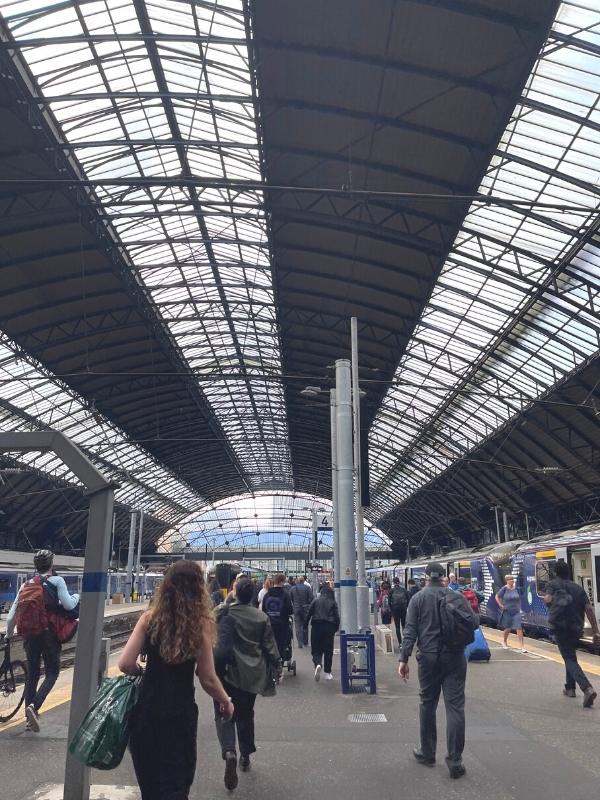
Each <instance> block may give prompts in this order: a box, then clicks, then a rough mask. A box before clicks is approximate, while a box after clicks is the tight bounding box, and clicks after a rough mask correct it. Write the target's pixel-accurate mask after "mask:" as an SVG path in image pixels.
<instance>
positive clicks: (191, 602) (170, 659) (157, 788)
mask: <svg viewBox="0 0 600 800" xmlns="http://www.w3.org/2000/svg"><path fill="white" fill-rule="evenodd" d="M214 635H215V625H214V620H213V614H212V603H211V601H210V598H209V596H208V594H207V592H206V588H205V584H204V574H203V572H202V569H201V568H200V566H199V565H198V564H197V563H196V562H194V561H178V562H177V563H175V564H173V566H172V567H170V569H169V570H168V571H167V573H166V575H165V578H164V580H163V582H162V583H161V585H160V587H159V589H158V594H157V596H156V599H155V601H154V603H153V605H152V608H150V609H149V610H148V611H146V612H145V613H144V614H142V616H141V617H140V619H139V621H138V623H137V625H136V626H135V629H134V631H133V633H132V634H131V637H130V638H129V641H128V642H127V644H126V646H125V649H124V650H123V653H122V655H121V658H120V659H119V669H120V670H121V672H124V673H125V674H126V675H138V674H141V673H142V668H141V667H140V666H139V664H138V657H139V655H140V654H141V653H142V652H145V653H146V654H147V664H146V669H145V671H144V678H143V681H142V688H141V691H140V697H139V701H138V703H137V705H136V707H135V709H134V712H133V717H132V721H131V733H130V739H129V748H130V750H131V756H132V759H133V766H134V768H135V774H136V777H137V780H138V783H139V786H140V790H141V793H142V800H188V797H189V791H190V787H191V785H192V783H193V781H194V774H195V771H196V732H197V726H198V708H197V706H196V703H195V700H194V672H195V673H196V675H197V676H198V679H199V680H200V685H201V686H202V688H203V689H204V691H205V692H206V693H207V694H209V695H210V696H211V697H212V698H213V700H215V701H216V702H217V703H218V704H219V708H220V711H221V714H222V715H223V716H224V717H231V716H232V715H233V712H234V707H233V703H232V702H231V699H230V698H229V697H228V695H227V693H226V692H225V689H224V688H223V685H222V684H221V681H220V680H219V679H218V677H217V675H216V673H215V669H214V662H213V654H212V648H213V642H214Z"/></svg>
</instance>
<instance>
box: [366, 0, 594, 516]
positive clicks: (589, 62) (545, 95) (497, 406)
mask: <svg viewBox="0 0 600 800" xmlns="http://www.w3.org/2000/svg"><path fill="white" fill-rule="evenodd" d="M586 18H589V14H588V13H587V12H586V11H584V10H582V9H581V7H580V6H579V5H578V4H577V3H571V2H565V3H563V4H562V6H561V10H560V12H559V14H558V16H557V21H556V22H555V26H554V29H553V30H554V31H564V30H565V26H566V27H567V29H568V33H569V35H573V36H574V37H575V39H574V41H569V42H560V43H557V42H556V41H554V36H553V33H552V32H551V34H550V37H549V42H550V44H548V45H547V46H546V47H545V48H544V49H543V51H542V56H541V58H540V59H539V61H538V64H537V65H536V67H535V68H534V70H533V72H532V75H531V77H530V80H529V82H528V85H527V87H526V89H525V91H524V93H523V97H522V98H521V100H520V101H519V103H517V106H516V108H515V111H514V113H513V115H512V119H511V120H510V122H509V123H508V125H507V128H506V131H505V133H504V134H503V136H502V138H501V141H500V144H499V146H498V149H497V152H496V154H495V155H494V156H493V158H492V161H491V163H490V166H489V168H488V170H487V173H486V176H485V177H484V179H483V180H482V183H481V186H480V192H481V193H482V194H493V195H495V196H502V197H505V198H506V199H527V200H532V201H535V202H545V203H557V204H572V205H574V206H581V207H582V209H581V211H578V210H575V209H571V210H569V211H568V212H562V211H560V210H554V209H551V208H544V207H538V208H534V209H532V211H529V210H528V209H527V208H526V207H513V208H510V207H503V206H488V205H483V204H481V203H474V204H473V205H472V207H471V209H470V210H469V212H468V214H467V216H466V218H465V222H464V225H463V228H462V230H461V231H460V232H459V234H458V235H457V237H456V240H455V243H454V248H453V250H452V252H451V253H450V255H449V257H448V260H447V262H446V264H445V266H444V268H443V269H442V271H441V274H440V277H439V280H438V283H437V285H436V287H435V289H434V290H433V292H432V296H431V299H430V302H429V304H428V306H427V307H426V308H425V309H424V311H423V314H422V317H421V321H420V323H419V324H418V325H417V327H416V329H415V332H414V334H413V338H412V339H411V342H410V343H409V345H408V347H407V350H406V353H405V355H404V356H403V358H402V360H401V362H400V365H399V368H398V370H397V373H396V376H395V381H394V383H395V385H393V386H392V387H391V388H390V390H389V391H388V393H387V395H386V397H385V399H384V402H383V406H382V408H381V409H380V412H379V414H378V415H377V417H376V419H375V421H374V423H373V426H372V428H371V432H370V447H369V456H370V461H371V473H372V475H373V476H374V484H375V485H374V487H373V489H372V493H371V494H372V499H373V502H374V503H375V504H376V505H377V506H378V507H380V508H381V509H383V510H390V504H391V503H392V501H394V504H396V503H398V502H402V500H405V499H407V498H408V497H409V496H410V495H411V494H412V493H413V492H415V491H417V490H418V489H420V488H422V487H424V486H425V484H427V483H429V481H431V480H432V479H433V478H435V477H436V476H437V475H439V473H440V472H441V471H443V470H444V469H446V468H447V467H448V466H449V465H450V464H451V463H452V461H453V460H454V459H455V458H457V457H459V454H458V453H455V455H454V456H452V457H449V456H448V455H446V456H444V457H440V456H439V455H436V454H435V452H433V450H432V446H431V444H430V443H429V439H430V437H432V436H433V437H435V438H436V440H438V441H439V442H441V443H443V446H444V448H445V450H444V452H446V453H451V452H453V451H452V448H453V447H455V446H456V445H458V446H464V447H465V448H467V449H471V448H473V447H475V446H477V444H479V443H480V442H481V441H482V440H483V439H484V438H485V437H487V436H489V435H491V434H492V433H493V432H494V431H495V430H497V429H498V427H499V426H500V425H501V424H503V423H504V422H506V421H507V420H509V419H510V418H511V417H512V416H513V415H514V413H516V412H517V411H518V410H520V409H521V408H522V407H523V405H524V404H526V403H528V402H531V401H533V400H535V399H536V398H538V397H539V396H540V395H541V394H542V393H543V392H545V391H547V390H548V389H550V388H551V387H552V386H554V385H555V384H556V383H557V381H559V380H561V378H563V377H564V376H565V375H567V374H568V373H569V372H570V371H571V370H572V369H574V368H576V367H577V366H578V365H579V364H580V363H582V361H583V360H584V359H585V358H588V357H590V356H591V355H593V354H594V353H595V352H597V350H598V347H599V344H600V332H599V330H598V327H599V325H598V319H597V316H596V315H595V314H594V313H592V312H593V311H594V305H593V304H594V302H595V298H596V296H597V294H598V272H597V270H595V269H594V268H593V267H591V268H587V267H586V261H587V259H590V260H591V261H592V262H595V260H596V259H598V251H597V249H596V247H595V246H594V245H592V246H590V245H586V246H585V247H583V248H582V249H581V250H580V252H579V253H578V254H577V255H576V256H575V257H574V258H573V259H572V261H571V263H567V262H566V260H565V256H566V254H567V253H569V252H570V251H571V248H572V247H573V246H574V245H575V244H576V242H577V240H578V239H579V237H580V235H581V231H582V230H585V229H586V227H588V226H589V225H590V224H591V223H592V222H593V221H594V220H595V219H596V214H597V212H598V208H599V205H600V187H599V186H598V175H599V174H600V134H599V132H598V130H597V127H594V126H593V125H592V124H588V120H591V119H592V118H593V117H594V116H595V115H596V114H598V111H599V109H598V108H597V102H598V100H597V97H598V95H597V87H598V85H599V83H600V56H599V55H597V54H595V53H590V52H586V53H583V52H582V50H581V49H579V48H578V47H577V39H578V38H579V37H581V38H582V40H583V38H584V36H588V35H589V33H586V34H583V33H582V32H581V30H580V29H581V28H583V27H584V26H585V23H584V19H586ZM580 22H581V25H580V24H579V23H580ZM596 23H597V18H594V24H596ZM588 24H589V23H588ZM570 26H575V27H576V30H573V29H572V28H571V27H570ZM540 102H541V103H543V105H541V106H540V105H539V103H540ZM536 103H537V104H538V105H536ZM524 162H525V163H524ZM598 260H599V263H600V259H598ZM578 265H581V269H580V270H578ZM486 274H487V276H488V277H485V278H484V275H486ZM533 299H536V302H535V303H533V304H532V300H533ZM561 301H562V302H561ZM509 331H510V334H509ZM427 342H429V343H430V345H429V346H428V345H427ZM416 348H418V349H419V350H420V351H421V352H422V354H423V357H424V358H425V359H426V361H427V363H428V364H429V367H430V368H429V369H428V370H423V369H421V368H416V367H415V365H414V363H413V362H414V359H412V357H411V354H412V353H413V352H415V353H416V352H417V349H416ZM453 352H454V353H455V354H456V355H457V356H459V355H460V357H461V358H462V359H464V360H463V361H462V368H461V367H460V366H458V365H457V364H452V363H451V362H450V361H449V357H450V356H451V354H452V353H453ZM440 374H444V377H443V378H442V377H440ZM409 376H410V377H409ZM419 376H421V377H420V378H419ZM489 377H495V378H496V379H497V380H496V382H495V383H494V384H493V386H490V389H489V390H488V391H487V392H486V390H485V385H486V380H487V379H488V378H489ZM415 380H416V381H417V382H418V381H419V380H420V381H421V384H422V388H419V387H418V386H416V387H415V386H408V385H407V384H408V383H409V381H412V382H414V381H415ZM425 384H427V385H428V386H429V385H431V384H433V385H434V386H435V387H437V391H435V392H434V391H431V390H430V389H427V388H425ZM477 387H480V389H479V392H478V393H475V391H473V393H472V394H470V392H471V390H476V389H477ZM515 391H516V392H518V393H520V396H521V400H519V399H518V398H517V399H515V398H514V394H515ZM488 392H489V393H488ZM511 395H513V396H511ZM419 396H426V397H428V398H429V399H430V400H431V406H430V407H429V408H428V409H427V411H426V413H425V414H423V412H422V411H421V415H420V418H419V420H418V425H417V426H416V427H415V424H414V422H415V421H416V419H417V418H416V417H415V416H414V415H411V409H413V408H414V407H415V403H416V400H417V398H418V397H419ZM467 408H468V411H469V413H468V416H465V414H464V409H467ZM409 420H410V421H409ZM384 446H385V447H386V448H392V449H393V451H394V454H395V459H394V461H393V463H392V465H391V466H390V459H389V453H388V452H386V453H385V454H384V453H383V451H382V447H384ZM408 476H410V478H409V477H408Z"/></svg>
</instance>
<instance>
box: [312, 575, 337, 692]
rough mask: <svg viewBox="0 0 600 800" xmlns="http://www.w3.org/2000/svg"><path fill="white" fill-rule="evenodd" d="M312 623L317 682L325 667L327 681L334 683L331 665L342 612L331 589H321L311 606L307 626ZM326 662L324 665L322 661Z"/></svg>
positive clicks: (313, 658) (313, 656)
mask: <svg viewBox="0 0 600 800" xmlns="http://www.w3.org/2000/svg"><path fill="white" fill-rule="evenodd" d="M311 621H312V627H311V637H310V647H311V652H312V660H313V664H314V665H315V680H316V681H317V682H318V681H319V679H320V678H321V670H322V669H323V666H324V667H325V680H326V681H332V680H333V675H332V674H331V663H332V661H333V640H334V637H335V632H336V631H337V629H338V628H339V627H340V612H339V610H338V605H337V603H336V602H335V595H334V593H333V589H331V587H329V586H327V585H325V586H322V587H321V591H320V593H319V596H318V597H317V598H315V600H313V601H312V603H311V604H310V607H309V609H308V613H307V615H306V624H307V625H308V623H309V622H311ZM322 660H324V665H322V664H321V661H322Z"/></svg>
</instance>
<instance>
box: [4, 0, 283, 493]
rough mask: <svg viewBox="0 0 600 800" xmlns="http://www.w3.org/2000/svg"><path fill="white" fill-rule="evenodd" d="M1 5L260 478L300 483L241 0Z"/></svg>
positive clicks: (106, 212) (104, 210)
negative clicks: (249, 186) (245, 184)
mask: <svg viewBox="0 0 600 800" xmlns="http://www.w3.org/2000/svg"><path fill="white" fill-rule="evenodd" d="M0 10H1V12H2V14H3V16H4V18H5V20H6V22H7V24H8V27H9V29H10V31H11V32H12V34H13V36H14V37H15V39H17V40H27V41H28V42H31V46H24V47H23V48H22V52H23V56H24V58H25V60H26V61H27V63H28V65H29V67H30V68H31V70H32V72H33V74H34V76H35V78H36V79H37V81H38V83H39V86H40V89H41V92H40V98H39V100H40V102H41V103H46V104H47V105H48V106H49V107H50V109H51V110H52V112H53V114H54V115H55V117H56V119H57V120H58V122H59V124H60V126H61V127H62V130H63V132H64V134H65V136H66V139H67V142H68V143H69V144H70V145H72V147H73V150H72V152H73V155H74V156H75V157H76V159H77V160H78V161H79V163H80V165H81V167H82V169H83V172H84V174H85V175H86V177H88V178H90V179H93V180H94V181H107V180H109V181H113V183H112V184H106V183H103V184H99V185H98V186H97V189H96V196H97V198H98V199H99V201H100V209H99V211H100V213H101V215H102V216H103V217H104V218H105V220H106V221H107V223H109V224H110V225H111V226H112V228H113V229H114V230H115V232H116V234H117V236H118V238H119V240H120V243H121V250H122V252H123V256H124V258H125V260H126V261H127V262H128V263H129V264H130V266H131V269H132V270H133V271H134V272H135V273H136V274H137V277H138V279H139V281H140V283H141V284H142V285H143V286H145V287H146V289H147V290H148V294H149V297H150V299H151V301H152V303H153V305H154V307H155V309H156V311H157V313H158V314H159V316H160V317H161V319H162V320H163V321H164V324H165V325H166V327H167V328H168V330H169V332H170V333H171V334H172V336H173V338H174V340H175V342H176V344H177V346H178V347H179V349H180V352H181V354H182V356H183V358H184V360H185V361H186V362H187V365H188V366H189V368H190V370H191V371H192V372H193V373H194V374H195V375H196V377H197V381H198V385H199V387H200V389H201V390H202V392H203V393H204V395H205V397H206V398H207V400H208V402H209V404H210V406H211V407H212V410H213V413H214V415H215V417H216V418H217V420H218V422H219V423H220V425H221V428H222V430H223V431H224V433H225V436H226V437H227V439H228V440H229V442H230V445H231V447H232V450H233V451H234V453H235V454H236V457H237V459H238V461H239V463H240V465H241V468H242V470H243V471H244V472H245V473H246V477H247V480H248V483H249V485H250V486H257V487H258V486H261V485H265V483H272V482H273V481H277V482H278V483H279V484H280V485H289V486H291V465H290V456H289V449H288V443H287V424H286V420H285V406H284V394H283V386H282V380H281V355H280V349H279V338H278V329H277V319H276V311H275V302H274V296H273V286H272V277H271V268H270V259H269V245H268V238H267V222H266V217H265V214H264V210H263V207H264V199H263V193H262V192H261V191H257V190H245V189H242V188H236V187H235V186H232V185H231V183H230V182H231V181H232V180H234V181H235V180H246V181H255V182H256V181H261V180H262V178H261V169H260V150H259V146H258V136H257V122H256V117H255V110H254V99H255V98H254V95H253V87H252V83H251V77H250V70H249V64H248V46H247V35H246V20H245V17H244V4H243V2H242V0H228V2H221V1H219V0H217V2H214V3H202V2H193V0H187V1H186V0H161V2H160V3H159V2H150V0H136V2H131V0H98V1H97V2H93V3H77V2H75V0H73V2H72V3H69V2H66V3H65V2H61V3H60V4H45V5H44V6H43V7H40V6H39V4H36V3H32V2H29V0H27V2H4V3H1V4H0ZM57 37H60V41H56V42H53V39H57ZM140 179H142V183H143V185H142V183H140ZM118 181H122V183H118ZM210 181H213V182H214V181H217V182H219V185H218V186H212V185H210ZM222 373H229V375H227V376H225V375H222V377H221V379H219V378H218V375H219V374H222Z"/></svg>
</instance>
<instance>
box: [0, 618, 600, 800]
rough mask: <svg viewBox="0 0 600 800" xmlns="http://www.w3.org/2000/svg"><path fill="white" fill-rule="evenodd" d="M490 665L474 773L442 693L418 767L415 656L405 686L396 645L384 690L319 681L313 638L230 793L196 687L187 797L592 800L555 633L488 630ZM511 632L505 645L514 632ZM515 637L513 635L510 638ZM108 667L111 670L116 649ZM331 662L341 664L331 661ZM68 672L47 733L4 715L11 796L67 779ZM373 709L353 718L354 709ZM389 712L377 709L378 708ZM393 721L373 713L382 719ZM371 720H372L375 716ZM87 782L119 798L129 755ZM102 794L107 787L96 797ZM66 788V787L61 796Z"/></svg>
mask: <svg viewBox="0 0 600 800" xmlns="http://www.w3.org/2000/svg"><path fill="white" fill-rule="evenodd" d="M486 634H487V636H488V641H489V642H490V646H491V649H492V660H491V662H490V663H489V664H471V665H470V666H469V670H468V684H467V745H466V748H465V753H464V761H465V765H466V767H467V771H468V772H467V775H466V776H465V777H464V778H462V779H461V780H459V781H452V780H451V779H450V778H449V776H448V772H447V769H446V767H445V765H444V763H443V756H444V754H445V749H444V739H445V737H444V714H443V703H442V704H441V706H442V707H441V708H440V711H439V715H438V720H439V726H438V741H439V748H440V749H439V753H438V760H439V763H438V764H437V765H436V766H435V767H434V768H427V767H422V766H420V765H418V764H417V763H416V762H415V761H414V759H413V758H412V755H411V751H412V748H413V746H414V745H415V744H416V742H417V733H418V731H417V715H418V682H417V674H416V668H417V664H416V661H415V659H414V658H413V659H411V667H412V673H411V677H410V680H409V682H408V683H407V684H404V683H402V682H401V681H400V680H399V679H398V677H397V674H396V668H397V657H396V656H383V655H381V654H379V655H378V658H377V665H378V688H379V692H378V694H377V695H376V696H374V697H372V696H369V695H363V694H356V695H347V696H344V695H342V694H341V693H340V687H339V681H338V680H335V681H333V682H331V683H325V682H323V681H321V682H320V683H318V684H316V683H315V682H314V680H313V672H312V666H311V663H310V657H309V651H308V649H306V648H305V649H303V650H300V651H298V650H296V651H295V657H296V659H297V662H298V675H297V677H292V676H286V678H285V680H284V681H283V684H282V686H281V687H280V690H279V693H278V695H277V697H275V698H272V699H264V698H259V699H258V700H257V704H256V730H257V744H258V747H259V749H258V752H257V753H256V754H255V756H254V757H253V759H252V770H251V771H250V772H249V773H247V774H240V785H239V787H238V789H237V790H236V792H234V793H233V795H232V794H231V793H228V792H227V790H226V789H225V787H224V786H223V775H222V771H223V766H222V761H221V758H220V753H219V748H218V744H217V740H216V736H215V732H214V727H213V720H212V704H211V702H210V700H209V698H207V696H206V695H204V693H203V692H202V691H201V690H200V689H198V692H197V700H198V703H199V707H200V723H199V731H198V733H199V736H198V749H199V752H198V756H199V757H198V768H197V772H196V782H195V784H194V786H193V788H192V792H191V794H190V800H201V799H202V800H204V798H211V800H212V798H226V797H232V796H239V797H240V798H244V799H245V800H265V798H267V797H282V796H286V797H296V796H297V797H301V798H302V800H323V798H327V800H349V799H350V800H353V799H354V798H356V800H359V799H360V800H362V798H365V797H372V796H373V794H375V795H377V796H378V797H381V798H385V799H387V798H390V799H391V798H394V797H398V796H400V795H404V794H405V793H406V789H407V787H409V791H408V796H409V797H410V800H421V798H423V800H425V798H428V799H429V798H431V797H435V796H440V794H441V796H443V797H444V799H445V800H448V799H449V798H450V799H453V798H456V799H457V800H458V798H460V799H461V800H476V798H477V800H480V798H482V797H485V798H486V800H517V799H518V800H522V798H524V797H526V798H527V800H549V798H555V797H556V798H559V797H563V796H564V797H568V798H569V800H589V799H590V798H593V797H597V796H598V785H599V782H600V704H599V705H598V707H596V708H593V709H590V710H585V709H583V708H582V705H581V695H580V693H579V692H578V697H577V699H575V700H573V699H569V698H566V697H564V696H563V695H562V686H563V680H564V675H563V668H562V665H561V663H560V657H559V656H558V653H557V651H556V648H555V647H554V646H553V645H550V644H547V643H540V642H530V641H529V640H527V646H528V647H529V648H530V649H531V650H532V651H534V652H531V653H528V654H525V655H523V654H521V653H520V652H518V651H517V650H516V648H515V649H511V650H503V649H502V648H501V646H500V634H499V633H498V632H496V631H491V632H486ZM513 638H514V637H511V643H512V639H513ZM515 644H516V642H515ZM582 660H583V661H584V662H585V663H586V665H587V666H588V668H589V670H590V673H589V674H590V678H591V680H592V682H593V683H596V684H597V685H598V686H600V677H597V676H600V659H598V658H597V657H595V656H590V655H582ZM112 661H113V669H114V657H113V659H112ZM336 667H337V657H336V663H335V664H334V672H335V668H336ZM69 681H70V675H69V674H68V672H65V674H64V675H63V676H61V687H59V688H58V689H57V692H58V693H60V692H63V696H62V700H60V697H59V699H58V701H57V703H56V704H55V705H54V707H52V703H53V697H52V696H51V697H50V699H49V703H48V708H49V710H48V712H47V713H44V714H42V716H41V723H42V732H41V733H40V734H37V735H36V734H33V733H26V732H25V731H24V726H23V723H22V721H17V722H15V723H14V724H12V726H11V723H8V726H9V727H7V726H4V728H3V727H2V726H0V747H1V748H2V753H3V757H2V760H1V762H0V786H2V790H3V797H4V796H6V797H7V798H11V800H32V798H34V797H36V794H35V793H36V791H38V790H39V789H40V787H41V786H42V785H44V784H52V783H56V784H59V783H60V782H61V781H62V778H63V770H64V758H65V751H66V735H67V719H68V708H69V707H68V702H65V700H66V699H67V697H68V687H69ZM363 714H368V715H378V716H375V717H370V716H369V717H361V716H359V717H358V718H359V719H366V720H367V721H362V722H355V721H351V719H350V716H351V715H363ZM381 715H383V717H382V716H381ZM382 719H384V720H385V721H376V720H382ZM370 720H373V721H370ZM92 783H93V784H95V785H103V784H105V785H106V794H105V797H106V800H121V795H120V794H117V793H116V792H113V795H114V796H111V793H110V792H111V789H109V787H120V788H121V790H122V791H127V792H128V794H126V795H125V796H126V797H127V800H130V798H131V800H133V798H136V797H137V795H136V794H135V793H134V792H132V791H131V790H127V789H126V788H124V787H132V786H135V779H134V775H133V770H132V765H131V761H130V759H129V756H128V755H127V756H126V757H125V759H124V761H123V763H122V764H121V766H120V767H119V768H118V769H116V770H114V771H113V772H108V773H101V772H93V774H92ZM100 796H102V795H100ZM59 797H60V794H59Z"/></svg>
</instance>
